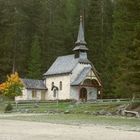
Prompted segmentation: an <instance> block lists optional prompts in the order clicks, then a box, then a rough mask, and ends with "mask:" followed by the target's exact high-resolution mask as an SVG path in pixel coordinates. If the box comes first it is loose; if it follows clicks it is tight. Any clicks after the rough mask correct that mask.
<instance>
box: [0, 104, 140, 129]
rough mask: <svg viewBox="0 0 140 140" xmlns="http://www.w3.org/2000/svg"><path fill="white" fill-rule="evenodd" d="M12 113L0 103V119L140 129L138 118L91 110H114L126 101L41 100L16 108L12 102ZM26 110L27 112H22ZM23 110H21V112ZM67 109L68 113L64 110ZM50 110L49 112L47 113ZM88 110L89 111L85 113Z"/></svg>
mask: <svg viewBox="0 0 140 140" xmlns="http://www.w3.org/2000/svg"><path fill="white" fill-rule="evenodd" d="M11 103H12V105H13V108H14V109H13V111H14V113H10V114H4V113H3V112H4V107H5V106H6V104H7V102H1V103H0V112H1V113H2V114H0V120H2V119H9V120H23V121H36V122H50V123H64V124H78V125H79V124H87V125H105V126H115V127H120V126H121V127H127V128H129V130H135V131H140V118H131V117H121V116H100V115H98V116H96V115H91V114H92V112H97V111H101V110H105V111H109V112H114V111H116V109H117V108H118V106H120V105H124V104H128V102H103V103H92V104H88V103H85V104H74V103H69V102H60V103H59V104H58V105H57V104H56V103H54V102H53V103H48V102H41V103H39V104H38V106H35V104H34V103H23V104H19V105H18V108H16V105H15V103H14V102H11ZM25 110H28V111H29V112H28V113H27V112H24V111H25ZM22 111H23V112H22ZM66 111H68V114H65V112H66ZM48 112H51V113H48ZM87 112H90V113H87Z"/></svg>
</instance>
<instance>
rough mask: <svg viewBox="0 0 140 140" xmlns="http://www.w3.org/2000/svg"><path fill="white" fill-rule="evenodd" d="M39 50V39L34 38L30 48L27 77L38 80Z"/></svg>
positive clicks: (39, 70) (39, 72)
mask: <svg viewBox="0 0 140 140" xmlns="http://www.w3.org/2000/svg"><path fill="white" fill-rule="evenodd" d="M41 76H42V73H41V49H40V44H39V39H38V37H37V36H35V37H34V40H33V42H32V47H31V54H30V59H29V63H28V77H29V78H34V79H38V78H41Z"/></svg>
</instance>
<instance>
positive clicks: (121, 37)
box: [113, 0, 140, 97]
mask: <svg viewBox="0 0 140 140" xmlns="http://www.w3.org/2000/svg"><path fill="white" fill-rule="evenodd" d="M139 3H140V2H139V1H138V0H134V1H131V0H118V1H117V2H116V7H115V13H114V39H113V45H114V50H115V51H114V52H115V55H116V57H115V60H116V62H115V63H116V70H115V75H114V82H113V86H114V91H115V93H116V96H117V97H132V96H133V97H134V95H135V93H137V95H138V94H139V86H138V85H139V78H138V77H139V76H138V75H139V59H140V58H139V56H138V52H139V49H138V48H139V47H138V46H139V43H138V42H139V38H138V34H139V30H138V29H139V22H140V20H139V19H140V15H139V12H140V8H139Z"/></svg>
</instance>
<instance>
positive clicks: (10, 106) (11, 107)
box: [5, 103, 13, 112]
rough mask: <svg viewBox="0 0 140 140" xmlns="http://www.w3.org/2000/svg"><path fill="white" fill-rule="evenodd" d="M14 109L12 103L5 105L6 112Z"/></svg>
mask: <svg viewBox="0 0 140 140" xmlns="http://www.w3.org/2000/svg"><path fill="white" fill-rule="evenodd" d="M12 109H13V106H12V105H11V104H10V103H8V104H7V105H6V107H5V112H11V111H12Z"/></svg>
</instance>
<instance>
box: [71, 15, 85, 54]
mask: <svg viewBox="0 0 140 140" xmlns="http://www.w3.org/2000/svg"><path fill="white" fill-rule="evenodd" d="M86 45H87V43H86V41H85V35H84V28H83V17H82V16H80V25H79V31H78V37H77V41H76V42H75V48H74V49H73V51H78V50H79V51H80V50H83V51H87V50H88V48H87V47H86Z"/></svg>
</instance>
